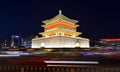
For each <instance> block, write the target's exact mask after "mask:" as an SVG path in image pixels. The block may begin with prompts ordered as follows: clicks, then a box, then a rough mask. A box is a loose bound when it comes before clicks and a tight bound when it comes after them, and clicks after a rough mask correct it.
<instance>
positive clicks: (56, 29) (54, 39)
mask: <svg viewBox="0 0 120 72" xmlns="http://www.w3.org/2000/svg"><path fill="white" fill-rule="evenodd" d="M43 23H44V25H42V27H44V32H41V33H39V34H41V35H42V37H40V38H34V39H32V48H43V47H44V48H75V47H82V48H83V47H87V48H88V47H89V39H87V38H82V37H78V36H79V35H80V34H82V33H81V32H77V30H76V28H77V27H78V26H79V25H77V24H76V23H78V21H77V20H73V19H70V18H68V17H66V16H64V15H63V14H62V11H61V10H59V14H58V15H57V16H55V17H53V18H52V19H49V20H45V21H43Z"/></svg>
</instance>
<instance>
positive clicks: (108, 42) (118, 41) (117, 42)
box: [100, 38, 120, 47]
mask: <svg viewBox="0 0 120 72" xmlns="http://www.w3.org/2000/svg"><path fill="white" fill-rule="evenodd" d="M100 43H101V46H103V47H108V46H109V47H120V38H107V39H100Z"/></svg>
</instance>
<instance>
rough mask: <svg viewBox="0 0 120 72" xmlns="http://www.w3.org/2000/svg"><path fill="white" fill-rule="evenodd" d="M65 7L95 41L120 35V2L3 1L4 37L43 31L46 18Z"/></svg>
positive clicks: (0, 18) (1, 23) (0, 24)
mask: <svg viewBox="0 0 120 72" xmlns="http://www.w3.org/2000/svg"><path fill="white" fill-rule="evenodd" d="M59 10H62V13H63V15H65V16H67V17H69V18H71V19H75V20H79V23H78V24H79V25H80V27H79V28H78V31H80V32H82V33H83V34H82V35H81V36H82V37H86V38H89V39H91V40H99V39H101V38H119V37H120V4H119V2H117V1H109V0H103V1H102V0H99V1H98V0H92V1H91V0H88V1H87V0H38V1H36V0H23V1H22V0H0V40H1V41H3V40H4V39H6V38H7V39H9V38H10V36H11V35H21V36H23V37H27V36H31V35H36V34H38V33H39V32H42V31H43V28H42V27H41V25H43V23H42V21H43V20H46V19H50V18H52V17H54V16H56V15H57V14H58V11H59Z"/></svg>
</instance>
